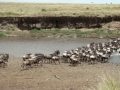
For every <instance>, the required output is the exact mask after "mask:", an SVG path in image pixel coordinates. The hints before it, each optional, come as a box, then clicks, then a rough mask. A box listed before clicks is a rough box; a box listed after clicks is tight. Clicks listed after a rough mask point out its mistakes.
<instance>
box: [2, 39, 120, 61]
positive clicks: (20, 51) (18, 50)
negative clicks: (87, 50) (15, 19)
mask: <svg viewBox="0 0 120 90" xmlns="http://www.w3.org/2000/svg"><path fill="white" fill-rule="evenodd" d="M91 42H95V43H96V42H108V39H95V38H81V39H1V40H0V53H9V54H10V55H11V56H15V57H22V56H23V55H24V54H26V53H43V54H50V53H52V52H54V51H55V50H60V52H61V53H63V52H64V51H65V50H70V49H75V48H77V47H82V46H86V45H87V44H89V43H91ZM110 62H113V63H118V62H119V63H120V55H119V54H118V53H114V54H113V55H112V57H111V58H110Z"/></svg>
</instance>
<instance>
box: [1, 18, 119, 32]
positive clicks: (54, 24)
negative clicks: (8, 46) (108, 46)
mask: <svg viewBox="0 0 120 90" xmlns="http://www.w3.org/2000/svg"><path fill="white" fill-rule="evenodd" d="M112 21H120V16H106V17H97V16H96V17H86V16H79V17H72V16H60V17H59V16H50V17H48V16H46V17H0V24H1V25H5V24H13V25H16V26H17V27H18V28H20V29H21V30H31V29H34V28H35V29H50V28H69V29H70V28H75V29H78V28H101V27H102V25H103V24H107V23H110V22H112Z"/></svg>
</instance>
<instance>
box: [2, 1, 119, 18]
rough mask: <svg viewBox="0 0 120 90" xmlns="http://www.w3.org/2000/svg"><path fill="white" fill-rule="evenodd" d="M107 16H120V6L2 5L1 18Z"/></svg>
mask: <svg viewBox="0 0 120 90" xmlns="http://www.w3.org/2000/svg"><path fill="white" fill-rule="evenodd" d="M28 15H30V16H33V15H34V16H35V15H36V16H55V15H57V16H80V15H85V16H105V15H111V16H112V15H120V5H119V4H118V5H117V4H116V5H112V4H103V5H100V4H94V5H92V4H89V5H88V4H30V3H29V4H28V3H26V4H23V3H21V4H18V3H6V4H5V3H0V16H28Z"/></svg>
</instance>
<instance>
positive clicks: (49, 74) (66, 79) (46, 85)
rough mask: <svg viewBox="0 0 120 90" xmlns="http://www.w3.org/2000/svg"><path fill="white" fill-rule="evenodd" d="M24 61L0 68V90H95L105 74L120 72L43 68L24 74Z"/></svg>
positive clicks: (104, 67)
mask: <svg viewBox="0 0 120 90" xmlns="http://www.w3.org/2000/svg"><path fill="white" fill-rule="evenodd" d="M20 65H21V59H20V58H13V57H12V58H11V59H10V60H9V63H8V66H7V67H6V68H0V90H93V88H96V87H97V86H98V83H99V82H100V78H101V77H102V75H103V74H106V73H110V74H111V73H115V72H117V71H118V70H119V69H120V65H119V64H118V65H116V64H95V65H88V64H81V65H78V66H77V67H71V66H69V64H63V63H61V64H60V65H51V64H44V65H43V67H41V66H38V67H34V68H31V69H29V70H21V67H20Z"/></svg>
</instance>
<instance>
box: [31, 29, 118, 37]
mask: <svg viewBox="0 0 120 90" xmlns="http://www.w3.org/2000/svg"><path fill="white" fill-rule="evenodd" d="M30 34H31V36H32V37H49V36H51V37H70V38H79V37H95V38H101V37H103V38H110V37H119V36H120V30H114V31H110V30H104V29H93V30H89V29H88V30H87V31H86V30H84V31H82V30H81V29H77V30H76V29H62V30H61V29H51V30H50V29H41V30H37V29H33V30H31V31H30Z"/></svg>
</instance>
